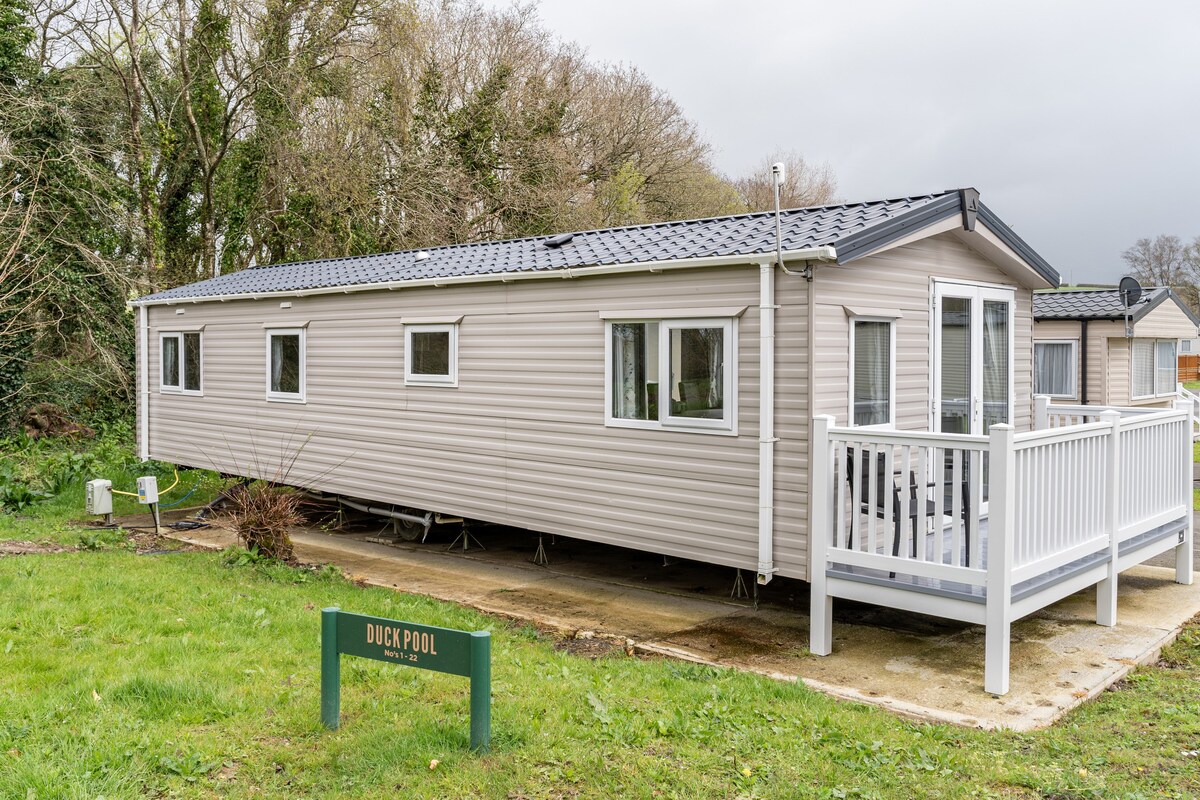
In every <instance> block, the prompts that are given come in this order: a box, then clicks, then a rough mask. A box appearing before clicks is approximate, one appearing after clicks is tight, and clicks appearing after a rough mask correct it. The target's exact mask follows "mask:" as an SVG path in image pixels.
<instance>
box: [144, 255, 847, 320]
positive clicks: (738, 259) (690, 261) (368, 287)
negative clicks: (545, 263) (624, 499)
mask: <svg viewBox="0 0 1200 800" xmlns="http://www.w3.org/2000/svg"><path fill="white" fill-rule="evenodd" d="M764 258H766V259H769V261H774V260H775V259H774V254H773V253H755V254H748V253H747V254H741V253H739V254H734V255H728V256H709V257H706V258H673V259H668V260H665V261H639V262H634V263H631V264H602V265H599V266H593V267H567V268H563V269H555V270H525V271H518V272H493V273H485V274H479V275H455V276H450V277H446V278H420V279H418V280H411V281H381V282H379V283H364V284H356V285H353V286H323V287H320V288H316V289H291V290H284V291H278V292H244V293H238V294H229V295H208V296H204V297H174V298H169V299H163V300H131V301H130V302H129V305H131V306H173V305H184V304H187V303H212V302H226V301H230V300H265V299H270V298H276V297H309V296H311V295H320V294H352V293H357V292H375V291H382V290H395V289H410V288H415V287H418V286H437V287H441V286H454V285H457V284H471V283H511V282H514V281H522V280H555V279H559V280H562V279H566V278H584V277H588V276H592V275H621V274H625V273H635V272H665V271H666V270H672V269H698V268H702V267H727V266H743V265H753V266H758V264H759V262H761V261H762V260H763V259H764ZM783 259H784V261H837V251H836V250H835V249H834V248H833V247H830V246H828V245H824V246H821V247H806V248H803V249H801V250H785V251H784V252H783Z"/></svg>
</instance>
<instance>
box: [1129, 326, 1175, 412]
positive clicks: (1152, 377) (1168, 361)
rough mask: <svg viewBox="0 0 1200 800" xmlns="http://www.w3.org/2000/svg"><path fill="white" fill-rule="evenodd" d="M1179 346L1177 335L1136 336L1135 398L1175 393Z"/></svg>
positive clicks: (1133, 357) (1134, 356) (1134, 344)
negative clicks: (1159, 336)
mask: <svg viewBox="0 0 1200 800" xmlns="http://www.w3.org/2000/svg"><path fill="white" fill-rule="evenodd" d="M1175 347H1176V341H1175V340H1174V339H1134V340H1133V346H1132V353H1131V357H1132V361H1133V363H1132V364H1131V365H1130V372H1131V373H1132V374H1131V376H1130V377H1131V380H1132V383H1133V397H1134V398H1135V399H1141V398H1145V397H1155V396H1159V397H1161V396H1162V395H1168V394H1174V393H1175V389H1176V386H1175V379H1176V375H1177V372H1176V370H1177V365H1176V355H1175Z"/></svg>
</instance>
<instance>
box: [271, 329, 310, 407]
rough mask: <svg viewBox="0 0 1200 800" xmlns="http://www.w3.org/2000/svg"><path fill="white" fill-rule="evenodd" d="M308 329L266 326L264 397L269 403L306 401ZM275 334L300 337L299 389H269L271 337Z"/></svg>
mask: <svg viewBox="0 0 1200 800" xmlns="http://www.w3.org/2000/svg"><path fill="white" fill-rule="evenodd" d="M307 331H308V329H307V328H303V327H301V328H295V327H292V328H282V327H281V328H267V330H266V334H267V336H266V356H267V357H266V365H267V369H266V397H267V401H268V402H271V403H306V402H308V399H307V398H308V341H307V340H308V333H307ZM275 336H299V337H300V356H299V358H300V391H299V392H296V393H293V392H274V391H271V372H272V369H271V366H272V365H271V339H272V337H275Z"/></svg>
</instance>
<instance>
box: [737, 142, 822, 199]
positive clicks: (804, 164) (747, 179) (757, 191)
mask: <svg viewBox="0 0 1200 800" xmlns="http://www.w3.org/2000/svg"><path fill="white" fill-rule="evenodd" d="M775 162H782V163H783V165H784V168H785V172H786V174H785V176H784V181H783V185H782V186H780V187H779V206H780V208H807V207H809V206H823V205H828V204H830V203H833V202H836V195H837V178H835V177H834V175H833V170H832V169H831V168H830V167H829V165H828V164H819V165H818V164H811V163H809V162H808V161H807V160H805V158H804V156H802V155H800V154H799V153H797V152H795V151H790V150H789V151H779V152H776V153H774V154H773V155H771V156H770V157H769V158H767V159H765V160H763V161H761V162H760V163H759V165H758V166H757V167H755V168H754V169H753V170H751V171H750V172H749V173H748V174H747V175H745V176H743V177H741V178H738V179H736V180H735V181H734V182H733V185H734V186H735V187H737V190H738V192H739V193H740V194H741V196H742V199H743V200H744V201H745V203H746V206H747V208H749V210H751V211H771V210H773V209H774V208H775V189H774V185H773V184H772V183H771V165H772V164H774V163H775Z"/></svg>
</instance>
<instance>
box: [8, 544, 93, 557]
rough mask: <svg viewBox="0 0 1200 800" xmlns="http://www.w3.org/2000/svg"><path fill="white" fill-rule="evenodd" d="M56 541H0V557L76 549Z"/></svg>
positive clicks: (63, 551)
mask: <svg viewBox="0 0 1200 800" xmlns="http://www.w3.org/2000/svg"><path fill="white" fill-rule="evenodd" d="M74 549H75V548H73V547H63V546H62V545H60V544H55V543H54V542H24V541H20V540H13V541H0V558H3V557H4V556H28V555H34V554H37V553H65V552H67V551H68V550H74Z"/></svg>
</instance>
